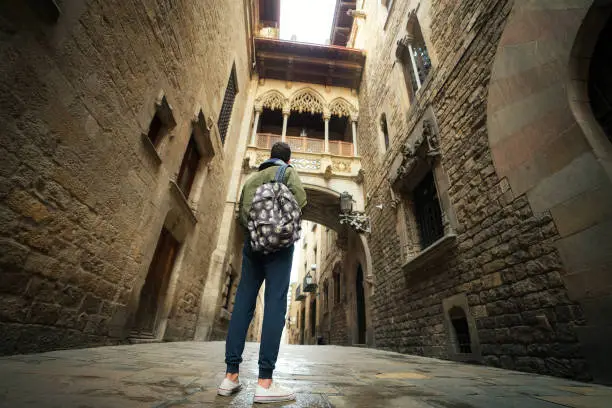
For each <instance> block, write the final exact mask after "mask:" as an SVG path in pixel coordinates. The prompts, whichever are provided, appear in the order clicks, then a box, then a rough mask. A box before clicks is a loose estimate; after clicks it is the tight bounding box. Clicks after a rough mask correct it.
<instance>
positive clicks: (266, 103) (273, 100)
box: [255, 91, 287, 110]
mask: <svg viewBox="0 0 612 408" xmlns="http://www.w3.org/2000/svg"><path fill="white" fill-rule="evenodd" d="M286 103H287V100H286V98H285V97H284V96H283V94H281V93H280V92H278V91H270V92H267V93H265V94H264V95H261V96H259V97H258V98H257V99H256V100H255V105H259V106H261V107H262V108H268V109H271V110H277V109H278V110H281V109H283V107H285V105H286Z"/></svg>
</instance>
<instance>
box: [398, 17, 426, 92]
mask: <svg viewBox="0 0 612 408" xmlns="http://www.w3.org/2000/svg"><path fill="white" fill-rule="evenodd" d="M407 31H408V33H407V34H406V36H405V37H404V38H403V39H402V40H400V42H399V43H398V57H399V59H400V61H401V63H402V67H403V71H404V80H405V82H406V87H407V88H408V93H409V95H410V96H411V97H414V95H415V94H416V92H417V91H418V90H419V89H420V88H421V86H422V85H423V83H424V82H425V79H427V76H428V75H429V71H430V70H431V59H430V58H429V51H428V50H427V46H426V45H425V39H424V38H423V33H422V32H421V26H420V25H419V21H418V20H417V18H416V16H412V17H411V18H410V20H409V22H408V27H407Z"/></svg>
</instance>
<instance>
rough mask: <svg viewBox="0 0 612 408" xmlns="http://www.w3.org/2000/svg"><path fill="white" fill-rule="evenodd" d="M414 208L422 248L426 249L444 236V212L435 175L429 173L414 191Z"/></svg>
mask: <svg viewBox="0 0 612 408" xmlns="http://www.w3.org/2000/svg"><path fill="white" fill-rule="evenodd" d="M414 207H415V215H416V218H417V223H418V225H419V235H420V238H421V248H422V249H425V248H427V247H428V246H430V245H431V244H433V243H434V242H436V241H437V240H438V239H440V238H442V236H443V235H444V226H443V223H442V210H441V209H440V203H439V201H438V193H437V191H436V183H435V181H434V177H433V173H432V172H429V173H427V175H426V176H425V178H424V179H423V181H421V182H420V183H419V185H418V186H417V187H416V188H415V189H414Z"/></svg>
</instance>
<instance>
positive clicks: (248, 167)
mask: <svg viewBox="0 0 612 408" xmlns="http://www.w3.org/2000/svg"><path fill="white" fill-rule="evenodd" d="M242 170H243V171H249V170H251V158H250V157H245V158H244V159H243V160H242Z"/></svg>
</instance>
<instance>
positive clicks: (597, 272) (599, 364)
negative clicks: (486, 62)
mask: <svg viewBox="0 0 612 408" xmlns="http://www.w3.org/2000/svg"><path fill="white" fill-rule="evenodd" d="M544 3H545V4H542V5H541V6H538V8H537V9H536V8H533V7H531V4H530V3H529V2H514V5H513V10H512V12H511V13H510V15H509V18H508V20H507V22H506V27H505V29H504V32H503V33H502V36H501V38H500V41H499V46H498V50H497V53H496V56H495V60H494V62H493V68H492V74H491V80H490V84H489V95H488V100H487V104H488V106H487V128H488V137H489V145H490V147H491V156H492V158H493V163H494V166H495V170H496V172H497V174H498V176H499V177H500V179H504V178H505V179H507V181H508V184H509V186H510V191H511V194H512V196H513V197H519V196H522V195H525V196H526V197H527V199H528V201H529V204H530V207H531V210H532V211H533V212H534V213H535V214H542V213H548V214H550V215H551V217H552V219H553V221H554V225H555V227H556V231H557V233H558V236H556V237H555V238H554V239H555V240H554V246H555V249H556V250H557V254H558V255H559V260H560V262H562V269H563V274H562V279H563V281H564V283H565V289H566V290H567V294H568V297H569V299H570V300H571V301H573V302H576V303H579V304H581V305H582V307H583V308H584V314H585V319H584V320H579V319H576V324H575V325H574V326H573V335H574V336H575V338H577V339H579V340H578V341H579V342H580V344H581V346H582V355H583V356H584V357H585V358H586V360H587V363H588V366H589V370H590V372H591V374H592V375H593V377H594V378H595V380H596V381H599V382H610V381H612V368H611V367H612V364H611V363H610V360H609V359H608V360H605V359H602V358H601V356H602V353H601V352H597V350H604V349H605V348H606V347H607V344H608V343H609V336H604V335H602V334H601V333H605V332H609V331H610V329H611V327H612V326H610V323H609V322H604V321H602V320H601V319H600V315H601V310H606V308H607V307H609V304H610V301H609V296H610V292H611V290H610V284H611V283H610V282H612V280H611V275H610V274H609V273H608V271H609V265H610V262H611V256H610V254H612V239H611V235H610V231H612V144H611V143H610V141H609V140H608V138H607V137H606V136H605V134H604V132H603V130H602V127H601V126H600V125H599V124H598V123H597V121H596V119H595V117H594V115H593V112H592V108H591V101H590V100H589V92H588V80H589V74H590V64H591V63H592V61H590V60H591V59H592V57H593V55H594V54H593V52H594V50H595V49H596V46H597V38H598V36H599V34H600V32H602V30H603V29H604V28H605V27H606V23H607V21H608V18H609V15H610V11H609V6H603V3H604V2H598V1H583V2H578V3H576V5H575V7H572V8H570V9H564V8H559V7H556V5H555V4H554V2H550V3H547V2H544ZM604 10H607V11H604ZM606 13H607V14H606ZM551 22H554V24H551ZM543 27H545V29H543ZM581 60H582V61H581ZM585 64H587V65H586V66H585ZM602 282H605V284H602Z"/></svg>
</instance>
